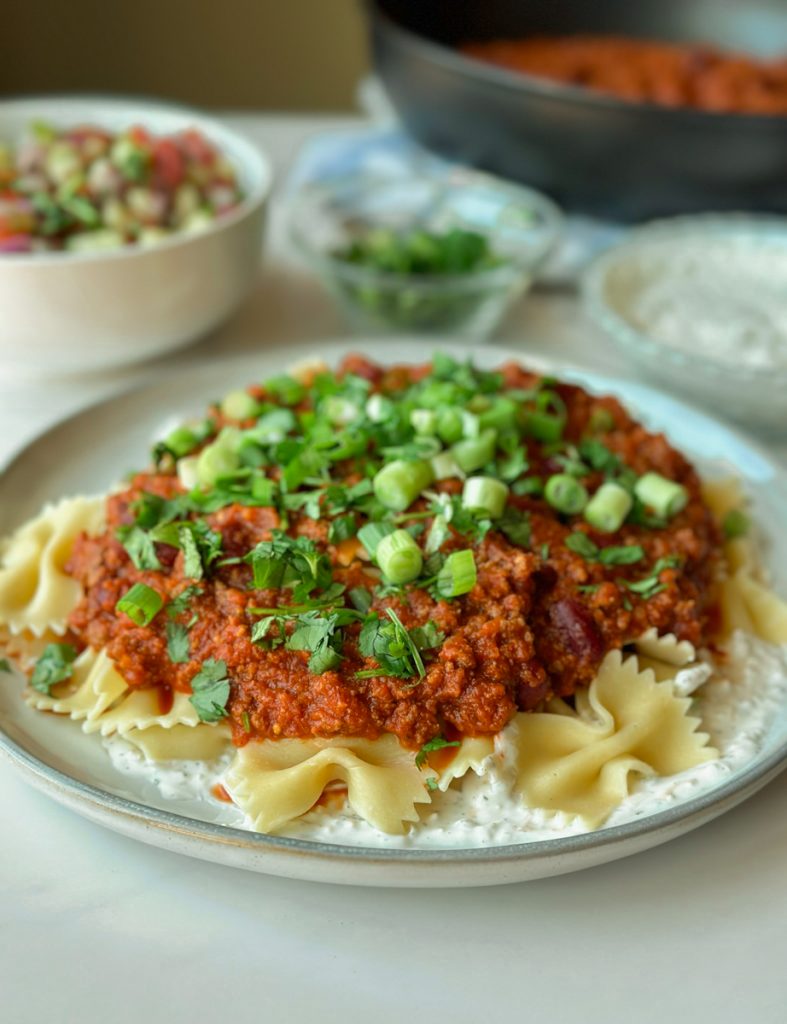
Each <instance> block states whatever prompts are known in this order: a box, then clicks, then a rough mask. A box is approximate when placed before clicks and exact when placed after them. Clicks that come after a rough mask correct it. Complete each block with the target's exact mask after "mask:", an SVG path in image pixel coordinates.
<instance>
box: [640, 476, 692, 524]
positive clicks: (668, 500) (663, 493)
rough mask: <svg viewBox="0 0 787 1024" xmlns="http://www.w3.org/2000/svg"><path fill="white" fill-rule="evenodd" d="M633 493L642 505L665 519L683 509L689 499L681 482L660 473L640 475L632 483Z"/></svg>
mask: <svg viewBox="0 0 787 1024" xmlns="http://www.w3.org/2000/svg"><path fill="white" fill-rule="evenodd" d="M634 493H635V494H636V496H637V497H638V498H639V500H640V501H641V502H642V504H643V505H646V506H647V507H648V508H652V509H653V511H654V512H655V513H656V515H658V516H664V517H665V518H667V519H671V518H672V516H674V515H677V513H678V512H680V511H681V510H682V509H684V508H685V507H686V505H687V503H688V500H689V492H688V491H687V490H686V488H685V487H684V486H683V485H682V484H677V483H675V481H674V480H668V479H667V477H665V476H662V475H661V474H660V473H645V474H644V476H641V477H640V478H639V480H637V482H636V483H635V484H634Z"/></svg>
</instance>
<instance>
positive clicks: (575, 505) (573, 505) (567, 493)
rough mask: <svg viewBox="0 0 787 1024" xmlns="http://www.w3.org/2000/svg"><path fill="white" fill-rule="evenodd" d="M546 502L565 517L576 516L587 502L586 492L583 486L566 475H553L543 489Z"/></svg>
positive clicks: (574, 478)
mask: <svg viewBox="0 0 787 1024" xmlns="http://www.w3.org/2000/svg"><path fill="white" fill-rule="evenodd" d="M544 497H545V498H546V500H547V502H548V503H549V504H550V505H551V506H552V508H554V509H556V510H557V511H558V512H562V513H563V514H564V515H567V516H575V515H578V514H579V513H580V512H581V511H582V509H583V508H584V507H585V505H586V504H587V501H588V492H587V490H586V489H585V487H584V485H583V484H581V483H580V482H579V480H577V479H576V477H573V476H570V475H569V474H568V473H555V475H554V476H551V477H550V478H549V479H548V480H547V482H546V486H545V487H544Z"/></svg>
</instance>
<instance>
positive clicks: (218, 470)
mask: <svg viewBox="0 0 787 1024" xmlns="http://www.w3.org/2000/svg"><path fill="white" fill-rule="evenodd" d="M240 436H241V435H240V433H239V432H238V431H237V430H234V429H233V428H232V427H225V428H224V429H223V430H222V432H221V433H220V434H219V436H218V437H217V438H216V440H215V441H214V442H213V444H209V445H208V446H207V448H203V449H202V451H201V452H200V453H199V457H198V459H197V479H198V480H199V482H200V483H201V484H202V485H203V487H212V486H213V485H214V484H215V483H217V481H218V480H220V479H221V478H222V477H225V476H230V475H231V474H232V473H234V472H235V471H236V470H237V469H239V468H240V455H239V454H238V450H237V449H238V443H239V442H240Z"/></svg>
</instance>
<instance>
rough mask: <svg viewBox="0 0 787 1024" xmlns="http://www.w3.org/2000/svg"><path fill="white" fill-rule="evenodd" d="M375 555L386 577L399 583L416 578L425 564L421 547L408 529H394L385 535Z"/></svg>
mask: <svg viewBox="0 0 787 1024" xmlns="http://www.w3.org/2000/svg"><path fill="white" fill-rule="evenodd" d="M374 557H375V561H376V562H377V564H378V565H379V566H380V568H381V569H382V571H383V575H384V576H385V578H386V579H387V580H388V581H389V582H390V583H394V584H397V585H398V584H402V583H410V582H411V581H412V580H414V579H415V578H416V577H417V576H418V575H419V574H420V572H421V569H422V568H423V564H424V558H423V555H422V554H421V549H420V548H419V547H418V545H417V544H416V542H415V541H414V540H413V538H412V536H411V535H410V534H409V533H408V532H407V530H394V531H393V533H389V534H387V535H386V536H385V537H383V538H382V539H381V540H380V543H379V544H378V545H377V550H376V551H375V553H374Z"/></svg>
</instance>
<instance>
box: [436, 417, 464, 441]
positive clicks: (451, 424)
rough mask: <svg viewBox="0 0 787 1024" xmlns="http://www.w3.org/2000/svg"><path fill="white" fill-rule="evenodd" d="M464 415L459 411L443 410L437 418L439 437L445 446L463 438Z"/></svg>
mask: <svg viewBox="0 0 787 1024" xmlns="http://www.w3.org/2000/svg"><path fill="white" fill-rule="evenodd" d="M462 433H463V428H462V414H461V412H459V411H458V410H457V409H441V410H440V412H439V413H438V416H437V436H438V437H439V438H440V440H441V441H443V442H444V443H445V444H453V443H454V442H455V441H460V440H461V438H462Z"/></svg>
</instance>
